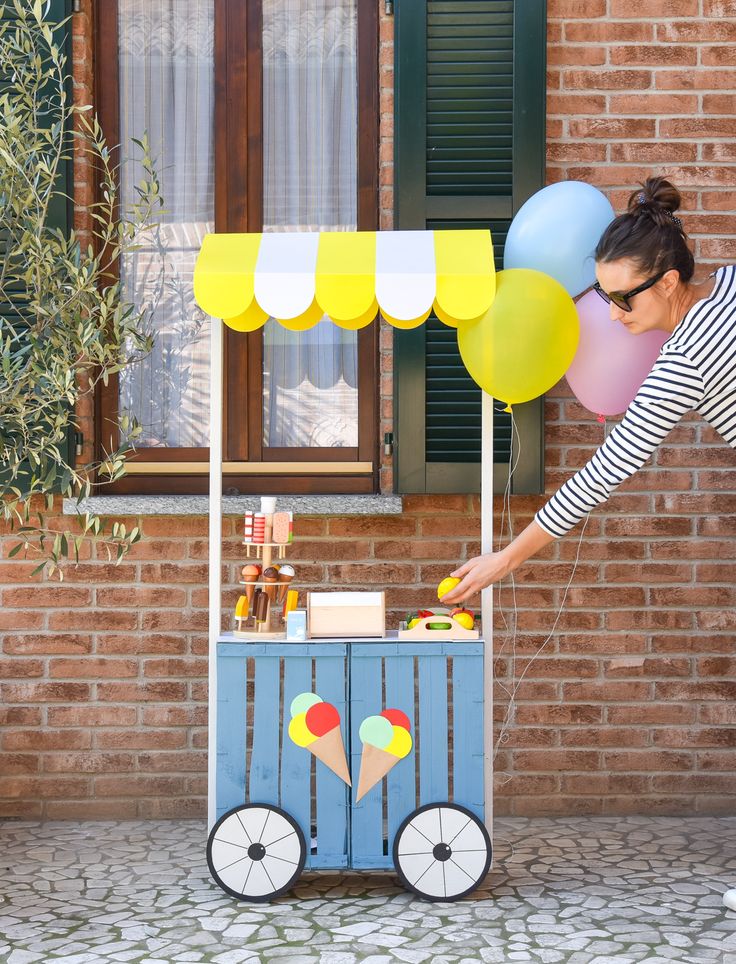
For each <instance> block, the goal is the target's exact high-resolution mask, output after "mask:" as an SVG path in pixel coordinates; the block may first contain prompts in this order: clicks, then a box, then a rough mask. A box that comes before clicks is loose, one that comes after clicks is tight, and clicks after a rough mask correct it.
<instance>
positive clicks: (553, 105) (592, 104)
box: [547, 93, 695, 117]
mask: <svg viewBox="0 0 736 964" xmlns="http://www.w3.org/2000/svg"><path fill="white" fill-rule="evenodd" d="M693 100H695V98H693ZM605 109H606V98H605V97H604V96H603V95H602V94H572V93H559V94H549V95H548V97H547V114H562V115H564V116H570V115H572V116H575V117H579V116H580V115H581V114H602V113H603V112H604V111H605Z"/></svg>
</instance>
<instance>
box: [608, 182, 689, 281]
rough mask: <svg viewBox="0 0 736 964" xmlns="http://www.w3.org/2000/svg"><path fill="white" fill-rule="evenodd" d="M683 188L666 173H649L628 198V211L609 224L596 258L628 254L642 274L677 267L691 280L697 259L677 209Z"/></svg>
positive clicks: (614, 258) (624, 256)
mask: <svg viewBox="0 0 736 964" xmlns="http://www.w3.org/2000/svg"><path fill="white" fill-rule="evenodd" d="M680 201H681V198H680V192H679V191H678V190H677V188H676V187H675V186H674V185H673V184H670V182H669V181H667V180H665V179H664V178H663V177H648V178H647V179H646V181H645V182H644V183H643V184H642V186H641V190H638V191H634V192H633V194H632V195H631V197H630V198H629V204H628V209H627V211H626V214H621V215H619V216H618V217H617V218H614V220H613V221H611V223H610V224H609V225H608V227H607V228H606V230H605V231H604V232H603V234H602V236H601V239H600V241H599V242H598V245H597V246H596V249H595V260H596V261H603V262H606V261H618V260H620V259H621V258H629V259H630V260H631V261H634V262H635V263H636V265H637V267H638V268H639V269H640V270H641V272H642V274H645V275H649V276H653V275H655V274H659V273H660V272H665V271H669V270H670V269H672V268H674V269H675V271H678V272H679V273H680V279H681V280H682V281H686V282H687V281H690V279H691V278H692V276H693V272H694V270H695V260H694V258H693V255H692V252H691V251H690V248H689V247H688V245H687V235H686V234H685V232H684V230H683V227H682V221H680V219H679V218H676V217H675V215H674V212H675V211H676V210H677V209H678V208H679V207H680Z"/></svg>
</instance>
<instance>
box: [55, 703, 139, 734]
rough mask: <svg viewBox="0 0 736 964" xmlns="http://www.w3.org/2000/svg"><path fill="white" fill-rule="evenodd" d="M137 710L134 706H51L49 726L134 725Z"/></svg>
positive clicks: (95, 726)
mask: <svg viewBox="0 0 736 964" xmlns="http://www.w3.org/2000/svg"><path fill="white" fill-rule="evenodd" d="M136 715H137V711H136V709H135V707H133V706H50V707H49V708H48V724H49V726H81V727H84V726H86V727H90V729H92V728H94V729H96V728H97V727H98V726H134V725H135V722H136Z"/></svg>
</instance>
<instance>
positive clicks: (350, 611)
mask: <svg viewBox="0 0 736 964" xmlns="http://www.w3.org/2000/svg"><path fill="white" fill-rule="evenodd" d="M307 635H308V636H309V638H310V639H315V638H318V639H329V638H330V637H338V636H353V637H364V636H385V635H386V594H385V593H384V592H309V593H307Z"/></svg>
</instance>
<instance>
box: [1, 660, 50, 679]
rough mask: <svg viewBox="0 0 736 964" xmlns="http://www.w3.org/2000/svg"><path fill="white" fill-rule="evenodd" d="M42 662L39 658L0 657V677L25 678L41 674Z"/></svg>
mask: <svg viewBox="0 0 736 964" xmlns="http://www.w3.org/2000/svg"><path fill="white" fill-rule="evenodd" d="M43 670H44V666H43V662H42V661H41V660H40V659H18V658H17V657H15V658H14V659H0V679H25V678H28V677H32V676H43Z"/></svg>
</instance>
